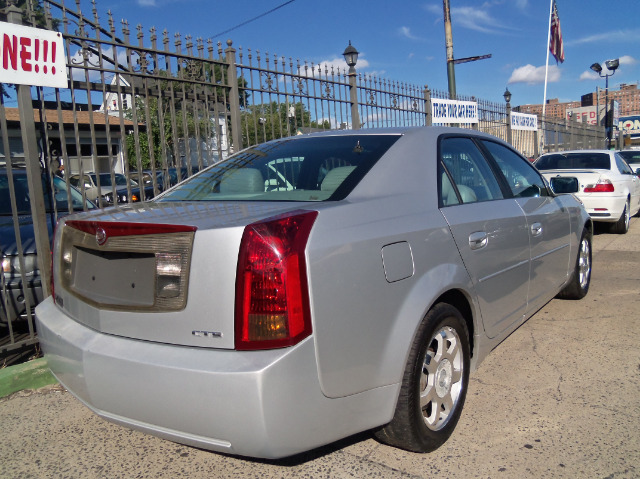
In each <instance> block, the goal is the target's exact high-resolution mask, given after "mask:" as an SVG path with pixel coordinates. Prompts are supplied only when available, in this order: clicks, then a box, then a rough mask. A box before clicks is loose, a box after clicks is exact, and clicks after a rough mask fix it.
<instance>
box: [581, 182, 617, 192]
mask: <svg viewBox="0 0 640 479" xmlns="http://www.w3.org/2000/svg"><path fill="white" fill-rule="evenodd" d="M613 191H614V188H613V183H611V181H610V180H600V181H598V182H597V183H596V184H595V185H594V184H591V185H587V186H585V187H584V192H585V193H613Z"/></svg>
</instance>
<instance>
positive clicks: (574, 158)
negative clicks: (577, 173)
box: [535, 152, 611, 170]
mask: <svg viewBox="0 0 640 479" xmlns="http://www.w3.org/2000/svg"><path fill="white" fill-rule="evenodd" d="M535 165H536V168H538V169H539V170H610V169H611V160H610V157H609V155H608V154H607V153H589V152H584V153H564V154H563V153H555V154H552V155H545V156H541V157H540V158H538V160H537V161H536V163H535Z"/></svg>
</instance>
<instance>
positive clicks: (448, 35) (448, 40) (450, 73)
mask: <svg viewBox="0 0 640 479" xmlns="http://www.w3.org/2000/svg"><path fill="white" fill-rule="evenodd" d="M442 6H443V8H444V39H445V44H446V47H447V79H448V81H449V99H451V100H455V99H456V72H455V70H454V63H453V33H452V31H451V11H450V9H449V0H442Z"/></svg>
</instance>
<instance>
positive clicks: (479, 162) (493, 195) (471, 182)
mask: <svg viewBox="0 0 640 479" xmlns="http://www.w3.org/2000/svg"><path fill="white" fill-rule="evenodd" d="M439 170H440V172H439V177H440V204H441V205H442V206H449V205H455V204H459V203H474V202H476V201H489V200H497V199H501V198H503V196H502V191H501V190H500V186H499V185H498V181H497V180H496V177H495V176H494V174H493V172H492V171H491V168H490V167H489V165H488V164H487V162H486V160H485V158H484V157H483V156H482V153H480V150H479V149H478V147H477V146H476V144H475V143H474V142H473V141H472V140H471V139H470V138H461V137H450V138H444V139H442V140H441V142H440V168H439Z"/></svg>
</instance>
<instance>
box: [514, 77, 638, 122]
mask: <svg viewBox="0 0 640 479" xmlns="http://www.w3.org/2000/svg"><path fill="white" fill-rule="evenodd" d="M611 100H615V101H617V102H618V105H619V107H620V116H631V115H640V90H638V84H637V83H632V84H626V83H622V84H620V89H619V90H613V89H609V101H611ZM595 105H600V106H601V107H602V108H604V106H605V91H604V89H600V88H598V89H597V90H596V91H595V92H593V93H587V94H586V95H582V98H581V101H570V102H565V103H561V102H560V101H559V100H558V99H557V98H553V99H551V100H547V108H546V111H545V114H546V115H547V116H549V117H554V118H566V116H567V115H566V113H567V110H568V109H569V110H572V109H574V108H580V107H581V106H595ZM515 109H516V110H517V111H519V112H521V113H530V114H532V115H542V103H539V104H537V105H521V106H519V107H517V108H515Z"/></svg>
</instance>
